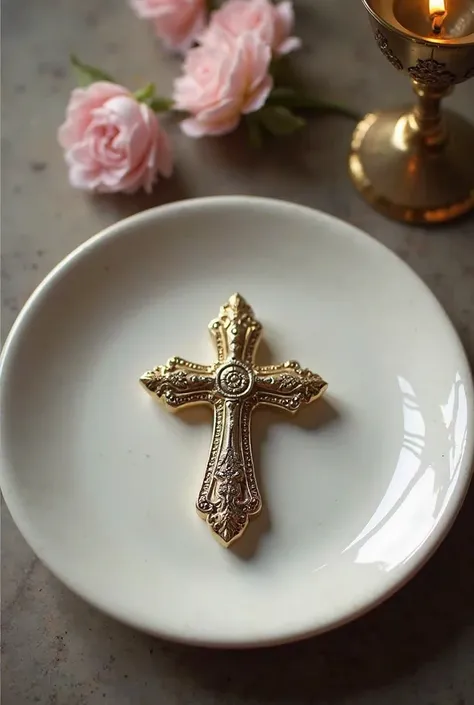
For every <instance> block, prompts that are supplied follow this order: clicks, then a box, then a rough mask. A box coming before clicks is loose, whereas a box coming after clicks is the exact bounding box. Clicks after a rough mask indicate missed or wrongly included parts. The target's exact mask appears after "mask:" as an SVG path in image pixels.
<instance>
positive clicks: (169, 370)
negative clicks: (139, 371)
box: [140, 357, 215, 408]
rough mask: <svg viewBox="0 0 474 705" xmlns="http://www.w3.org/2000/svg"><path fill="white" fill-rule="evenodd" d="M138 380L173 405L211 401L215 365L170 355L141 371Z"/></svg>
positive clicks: (175, 406) (176, 406) (174, 406)
mask: <svg viewBox="0 0 474 705" xmlns="http://www.w3.org/2000/svg"><path fill="white" fill-rule="evenodd" d="M140 381H141V382H142V383H143V384H144V385H145V387H146V388H147V389H148V391H150V392H152V394H156V395H157V396H158V397H161V398H163V400H164V401H165V402H166V403H167V404H168V405H169V406H171V407H173V408H178V407H180V406H184V405H186V404H198V403H206V402H207V403H211V402H212V399H213V391H214V388H215V366H206V365H197V364H196V363H194V362H188V361H187V360H183V359H182V358H179V357H172V358H171V359H170V360H168V363H167V364H166V365H163V366H159V367H155V368H154V369H153V370H150V371H149V372H145V374H144V375H143V376H142V377H141V378H140Z"/></svg>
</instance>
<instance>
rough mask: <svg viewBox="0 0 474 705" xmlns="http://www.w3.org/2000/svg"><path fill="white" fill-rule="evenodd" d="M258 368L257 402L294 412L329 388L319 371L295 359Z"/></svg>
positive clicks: (256, 382) (256, 379) (256, 378)
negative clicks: (305, 367)
mask: <svg viewBox="0 0 474 705" xmlns="http://www.w3.org/2000/svg"><path fill="white" fill-rule="evenodd" d="M255 372H256V377H255V392H256V401H257V404H268V405H270V406H276V407H279V408H282V409H287V410H288V411H291V412H295V411H297V410H298V409H299V408H300V406H302V405H303V404H309V403H310V402H312V401H314V400H315V399H317V398H318V397H320V396H321V395H322V394H323V393H324V391H325V390H326V388H327V384H326V382H325V381H324V380H323V379H322V378H321V377H320V376H319V375H317V374H315V373H314V372H311V370H308V369H303V368H302V367H301V366H300V365H299V363H298V362H295V361H294V360H291V361H289V362H285V363H284V364H283V365H267V366H265V367H257V368H256V370H255Z"/></svg>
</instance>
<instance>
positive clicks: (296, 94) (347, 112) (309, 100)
mask: <svg viewBox="0 0 474 705" xmlns="http://www.w3.org/2000/svg"><path fill="white" fill-rule="evenodd" d="M266 105H277V106H278V105H282V106H284V107H285V108H294V109H296V110H298V109H299V110H312V111H315V112H321V113H336V114H339V115H344V116H345V117H348V118H351V119H352V120H360V117H361V116H360V115H358V114H357V113H356V112H355V111H354V110H351V109H350V108H346V107H345V106H343V105H338V104H337V103H328V102H326V101H324V100H320V99H319V98H314V97H313V96H311V95H308V94H307V93H303V92H300V91H296V90H295V89H294V88H285V87H283V86H281V87H278V88H274V89H273V90H272V92H271V93H270V95H269V96H268V98H267V102H266Z"/></svg>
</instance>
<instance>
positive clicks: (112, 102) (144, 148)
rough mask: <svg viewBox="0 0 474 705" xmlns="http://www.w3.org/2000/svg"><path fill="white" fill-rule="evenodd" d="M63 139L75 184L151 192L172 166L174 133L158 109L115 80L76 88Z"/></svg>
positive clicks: (100, 189)
mask: <svg viewBox="0 0 474 705" xmlns="http://www.w3.org/2000/svg"><path fill="white" fill-rule="evenodd" d="M58 141H59V144H60V145H61V147H63V148H64V150H65V159H66V164H67V165H68V167H69V181H70V183H71V186H75V187H76V188H80V189H84V190H86V191H98V192H101V193H113V192H117V191H124V192H126V193H133V192H134V191H137V190H138V189H139V188H140V187H143V188H144V189H145V191H147V192H150V191H151V189H152V186H153V183H154V181H155V180H156V178H157V176H158V174H161V175H163V176H170V175H171V172H172V168H173V165H172V162H173V160H172V154H171V148H170V144H169V141H168V136H167V135H166V133H165V132H164V131H163V129H162V128H161V126H160V124H159V122H158V118H157V117H156V115H155V113H154V112H153V111H152V110H151V109H150V108H149V107H148V106H147V105H145V104H144V103H139V102H137V101H136V100H135V98H134V97H133V96H132V95H131V93H130V91H128V90H127V89H126V88H124V87H123V86H118V85H116V84H115V83H109V82H107V81H99V82H97V83H92V84H91V85H90V86H88V87H87V88H76V89H75V90H73V91H72V93H71V97H70V100H69V104H68V106H67V112H66V121H65V122H64V123H63V125H61V127H60V128H59V131H58Z"/></svg>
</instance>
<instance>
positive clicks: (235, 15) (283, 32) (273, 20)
mask: <svg viewBox="0 0 474 705" xmlns="http://www.w3.org/2000/svg"><path fill="white" fill-rule="evenodd" d="M293 23H294V13H293V4H292V3H291V2H288V1H286V0H285V2H280V3H278V4H276V5H273V4H272V2H271V0H228V2H226V3H224V5H223V6H222V7H221V8H220V9H219V10H216V11H215V12H213V13H212V15H211V22H210V24H209V28H208V29H207V30H206V31H205V32H204V33H203V35H201V37H200V41H201V42H202V43H205V42H206V41H207V39H208V37H209V35H210V34H211V33H212V32H213V31H214V30H215V29H217V28H219V29H222V30H224V31H225V32H229V34H232V35H233V36H234V37H238V36H239V35H241V34H242V33H243V32H249V31H250V32H255V33H256V34H258V36H259V37H260V39H261V41H262V42H265V44H268V45H269V46H270V47H271V48H272V51H273V52H274V54H277V55H282V54H288V53H289V52H290V51H294V50H295V49H299V48H300V46H301V40H300V39H298V37H292V36H290V34H291V31H292V30H293Z"/></svg>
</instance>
